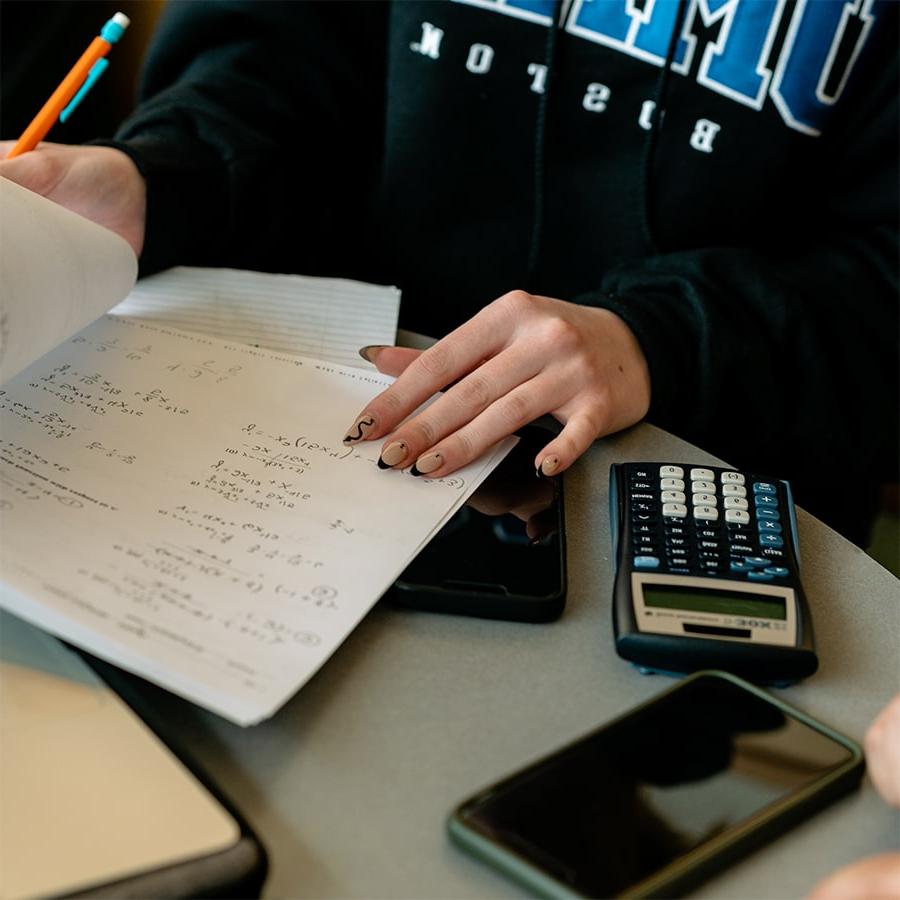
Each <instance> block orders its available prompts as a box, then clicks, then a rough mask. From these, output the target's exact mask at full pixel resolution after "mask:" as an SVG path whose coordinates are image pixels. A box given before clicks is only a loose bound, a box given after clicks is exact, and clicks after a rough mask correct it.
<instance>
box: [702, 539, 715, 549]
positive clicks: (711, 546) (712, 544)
mask: <svg viewBox="0 0 900 900" xmlns="http://www.w3.org/2000/svg"><path fill="white" fill-rule="evenodd" d="M718 546H719V542H718V541H700V547H701V548H702V549H704V550H715V549H716V548H717V547H718Z"/></svg>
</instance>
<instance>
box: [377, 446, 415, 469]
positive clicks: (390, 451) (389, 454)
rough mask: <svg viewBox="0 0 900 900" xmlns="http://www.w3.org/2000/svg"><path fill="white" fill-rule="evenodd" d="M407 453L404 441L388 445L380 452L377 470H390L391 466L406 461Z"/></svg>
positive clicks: (407, 449)
mask: <svg viewBox="0 0 900 900" xmlns="http://www.w3.org/2000/svg"><path fill="white" fill-rule="evenodd" d="M407 453H409V447H407V446H406V441H394V442H393V443H391V444H388V445H387V447H385V448H384V450H382V451H381V456H379V457H378V468H379V469H390V467H391V466H396V465H397V463H401V462H403V460H404V459H406V454H407Z"/></svg>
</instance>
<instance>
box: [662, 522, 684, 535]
mask: <svg viewBox="0 0 900 900" xmlns="http://www.w3.org/2000/svg"><path fill="white" fill-rule="evenodd" d="M666 537H667V538H683V537H687V529H686V528H685V527H684V526H683V525H682V524H681V522H680V520H679V519H669V520H668V521H667V522H666Z"/></svg>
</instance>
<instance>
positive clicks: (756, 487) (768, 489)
mask: <svg viewBox="0 0 900 900" xmlns="http://www.w3.org/2000/svg"><path fill="white" fill-rule="evenodd" d="M753 493H754V494H777V493H778V489H777V488H776V487H775V485H774V484H770V483H769V482H768V481H756V482H754V484H753Z"/></svg>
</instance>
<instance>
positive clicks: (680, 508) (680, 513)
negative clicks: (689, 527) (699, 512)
mask: <svg viewBox="0 0 900 900" xmlns="http://www.w3.org/2000/svg"><path fill="white" fill-rule="evenodd" d="M663 515H664V516H676V517H677V518H679V519H683V518H684V517H685V516H686V515H687V507H686V506H685V505H684V504H683V503H663Z"/></svg>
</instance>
